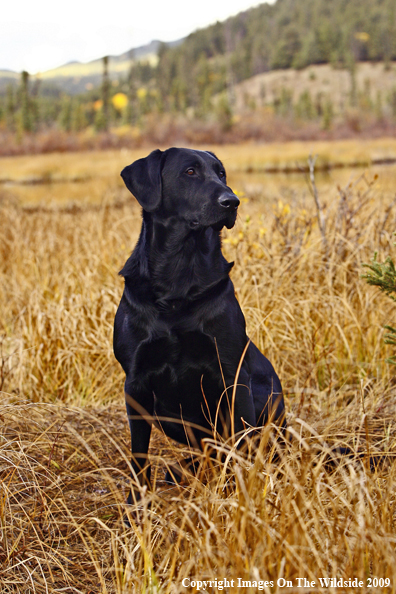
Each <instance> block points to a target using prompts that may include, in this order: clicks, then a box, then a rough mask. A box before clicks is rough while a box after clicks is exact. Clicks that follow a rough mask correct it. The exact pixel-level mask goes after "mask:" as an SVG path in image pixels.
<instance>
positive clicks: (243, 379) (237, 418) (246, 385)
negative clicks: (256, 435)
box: [231, 367, 256, 435]
mask: <svg viewBox="0 0 396 594" xmlns="http://www.w3.org/2000/svg"><path fill="white" fill-rule="evenodd" d="M231 411H232V413H233V415H234V416H233V420H234V423H233V424H234V426H233V427H231V430H232V432H233V433H234V435H236V434H238V433H241V432H243V431H245V430H246V429H248V428H249V426H250V427H254V426H255V425H256V414H255V410H254V402H253V396H252V394H251V390H250V376H249V374H248V373H247V371H246V370H245V369H244V368H243V367H242V369H241V370H240V373H239V376H238V377H237V378H235V379H234V386H233V387H232V399H231Z"/></svg>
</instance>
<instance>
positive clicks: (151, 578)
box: [0, 141, 396, 594]
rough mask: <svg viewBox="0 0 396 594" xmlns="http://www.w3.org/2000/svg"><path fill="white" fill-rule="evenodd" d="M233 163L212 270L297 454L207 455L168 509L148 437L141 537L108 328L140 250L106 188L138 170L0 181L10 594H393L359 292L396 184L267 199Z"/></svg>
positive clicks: (2, 541) (155, 441)
mask: <svg viewBox="0 0 396 594" xmlns="http://www.w3.org/2000/svg"><path fill="white" fill-rule="evenodd" d="M376 143H377V144H376V147H377V148H376V149H375V150H377V149H378V150H379V148H380V142H379V141H376ZM384 146H386V142H385V141H384ZM378 147H379V148H378ZM206 148H210V147H206ZM222 150H223V149H221V148H219V149H217V148H215V152H217V153H218V156H219V157H220V158H222V157H223V155H222ZM309 150H310V149H309V147H308V146H306V147H305V151H304V150H303V147H301V146H300V147H299V150H298V158H299V159H300V162H302V159H303V160H304V161H303V162H304V163H305V165H307V159H308V156H309ZM331 150H332V149H331V146H330V145H329V151H330V152H331ZM224 151H225V154H226V159H224V161H225V164H226V167H227V168H228V169H230V171H231V176H230V185H231V186H232V187H233V189H234V190H236V191H237V192H238V195H239V196H240V198H241V206H240V208H239V215H238V219H237V223H236V225H235V227H234V229H232V230H230V231H223V251H224V254H225V256H226V258H227V259H228V260H233V261H235V266H234V268H233V271H232V280H233V282H234V285H235V289H236V294H237V297H238V299H239V302H240V304H241V307H242V310H243V312H244V314H245V317H246V322H247V328H248V334H249V336H250V337H251V338H252V340H254V342H255V343H256V344H257V346H258V347H259V348H260V349H261V351H262V352H263V353H264V354H265V355H266V356H267V357H268V358H269V359H270V360H271V361H272V363H273V364H274V367H275V369H276V371H277V373H278V375H279V376H280V378H281V381H282V383H283V387H284V392H285V400H286V405H287V420H288V424H289V427H290V430H289V435H290V436H291V437H292V439H291V441H285V440H284V438H282V436H278V435H277V429H276V427H272V426H269V427H266V428H265V429H264V430H263V432H262V439H261V442H260V445H259V447H258V449H257V450H256V451H255V452H251V453H250V455H242V453H241V452H239V451H238V450H236V449H235V448H232V447H231V448H229V447H228V446H227V444H222V443H217V444H216V446H215V447H216V448H217V450H218V451H219V453H222V454H225V456H222V457H220V456H219V460H220V459H221V460H222V462H221V463H220V462H216V461H215V460H213V459H212V458H210V457H209V456H208V453H207V452H206V451H204V453H202V454H201V461H202V463H201V468H200V471H199V473H198V475H197V476H191V475H189V474H188V473H187V471H186V472H185V476H184V478H183V481H182V483H181V485H180V486H177V487H176V486H170V485H168V484H166V483H165V482H164V474H165V470H166V467H167V466H169V465H172V464H174V463H175V461H180V460H182V459H183V457H187V456H188V455H189V454H190V452H189V451H188V448H184V447H181V446H179V445H177V444H175V443H173V442H171V441H170V440H169V439H167V438H166V437H165V436H163V435H162V434H161V433H160V432H159V431H157V430H154V431H153V436H152V441H151V446H150V456H151V459H152V462H153V470H154V490H153V492H150V493H148V492H143V493H142V500H141V506H140V510H139V515H138V516H136V515H134V514H132V513H130V510H127V509H126V506H125V500H126V497H127V494H128V490H129V486H130V477H129V458H130V446H129V429H128V427H127V419H126V413H125V411H124V402H123V373H122V371H121V369H120V367H119V365H118V363H117V362H116V361H115V359H114V356H113V353H112V327H113V319H114V315H115V312H116V309H117V306H118V302H119V300H120V298H121V294H122V290H123V281H122V278H120V277H119V276H118V274H117V273H118V271H119V270H120V269H121V267H122V265H123V264H124V262H125V260H126V259H127V258H128V256H129V254H130V252H131V251H132V249H133V247H134V245H135V242H136V240H137V237H138V233H139V229H140V209H139V206H138V205H137V203H136V202H135V201H134V199H133V198H132V197H131V196H130V194H129V193H128V192H127V190H126V189H125V188H123V187H122V183H121V180H119V175H118V173H119V170H120V169H121V168H122V167H123V166H124V165H126V164H128V163H130V162H131V161H132V160H133V159H134V158H137V157H138V156H143V154H139V155H138V154H137V153H136V154H135V152H136V151H135V152H134V153H133V154H132V152H128V151H125V150H124V151H123V152H120V151H118V152H114V153H112V155H110V154H109V155H107V159H106V158H104V156H106V154H105V153H94V152H93V153H89V154H88V153H87V154H78V153H75V154H73V155H46V156H44V157H43V156H37V157H29V158H27V157H20V158H19V157H18V158H12V159H11V158H10V159H2V160H1V162H0V169H1V176H0V177H1V179H2V180H3V182H5V181H6V179H8V183H2V184H1V185H0V303H1V308H0V390H1V392H0V594H11V593H12V594H33V593H35V594H36V593H37V594H49V593H51V594H52V593H55V592H65V593H67V594H79V593H81V594H113V593H114V594H129V593H137V594H140V593H145V594H146V593H147V594H148V593H150V594H154V593H161V594H162V593H164V594H165V593H169V594H182V593H190V592H197V591H206V592H218V591H223V592H230V593H231V592H232V593H234V592H244V593H245V592H246V593H249V594H250V593H254V592H258V591H263V592H266V593H275V592H301V593H303V592H305V593H308V592H323V591H325V592H384V591H385V592H396V466H395V465H394V463H393V461H394V454H395V451H396V449H395V448H396V401H395V396H396V384H395V370H394V368H393V367H392V366H391V365H389V364H388V363H387V362H386V359H388V358H389V357H390V356H391V355H392V350H391V347H390V346H387V345H385V344H384V340H383V336H384V332H385V331H384V329H383V326H384V325H385V324H392V323H393V324H395V323H396V307H395V304H394V303H392V301H391V300H389V299H388V298H387V297H386V296H385V295H383V294H381V293H380V292H379V291H378V289H376V288H375V287H371V286H369V285H367V283H366V282H365V281H364V279H363V278H362V274H364V272H365V269H364V268H363V267H362V264H363V263H364V262H369V261H370V260H371V258H372V257H373V254H374V252H375V251H377V252H378V260H380V261H382V260H384V259H385V257H386V256H387V255H388V254H392V253H393V254H394V250H395V248H394V246H393V242H394V236H393V233H394V232H395V231H396V214H395V213H396V211H395V207H396V204H395V189H394V188H395V185H396V184H395V182H396V175H395V176H394V178H393V179H392V180H391V179H390V177H389V175H390V174H389V170H388V172H386V173H385V172H384V173H382V172H380V173H379V174H378V173H375V172H374V171H373V170H371V169H367V170H355V171H348V174H346V172H344V171H341V170H340V171H339V172H338V173H337V171H336V172H333V173H332V177H331V179H330V180H329V179H325V178H321V177H320V176H319V175H318V174H315V173H314V171H311V173H312V175H311V177H310V176H309V174H308V173H300V174H298V175H299V176H300V177H299V180H298V182H297V181H295V180H294V178H291V179H287V178H286V177H282V178H279V180H278V181H277V180H275V181H274V178H271V177H270V176H269V175H268V176H267V177H266V175H265V167H262V168H261V169H262V173H261V176H260V177H258V178H253V177H252V174H249V173H244V175H241V172H244V171H246V170H249V160H250V161H251V162H252V170H257V169H260V163H259V164H257V163H253V156H251V157H249V155H253V149H252V147H251V146H250V147H245V148H244V147H239V150H235V149H232V148H227V147H224ZM288 151H289V152H288ZM290 151H291V149H290V147H286V146H285V147H283V148H282V147H278V153H277V155H278V156H277V157H276V158H277V159H278V160H279V161H281V160H282V159H285V155H289V156H288V159H289V161H290V162H293V163H294V161H293V158H292V157H290V154H291V153H290ZM356 151H358V147H357V148H356ZM147 152H148V151H147ZM266 154H270V152H269V151H268V150H267V153H266ZM271 158H275V157H274V156H273V155H272V156H271ZM265 159H267V157H265V158H264V161H265ZM265 162H267V161H265ZM311 169H313V164H312V167H311ZM54 171H55V173H56V175H55V173H54ZM263 171H264V173H263ZM35 176H36V178H35V179H33V178H34V177H35ZM54 178H57V179H54ZM14 182H18V183H14ZM33 182H35V183H33ZM38 182H40V183H38ZM46 182H54V183H46ZM29 184H30V185H29ZM315 197H316V201H315ZM339 447H344V448H345V447H348V448H350V452H351V453H350V455H344V456H338V455H337V454H336V453H335V452H336V449H337V448H339ZM377 455H380V456H381V457H380V458H378V460H379V463H378V464H375V465H373V464H371V465H370V459H371V460H373V459H375V456H377ZM334 458H335V460H334ZM125 514H127V515H128V516H129V520H130V523H131V527H127V526H126V524H125V523H124V521H123V518H124V515H125ZM204 582H206V583H204Z"/></svg>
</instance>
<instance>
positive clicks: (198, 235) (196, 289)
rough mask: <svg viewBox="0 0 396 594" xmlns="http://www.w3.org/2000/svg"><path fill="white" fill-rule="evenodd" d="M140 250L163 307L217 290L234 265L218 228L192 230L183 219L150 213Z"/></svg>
mask: <svg viewBox="0 0 396 594" xmlns="http://www.w3.org/2000/svg"><path fill="white" fill-rule="evenodd" d="M139 244H140V246H139ZM144 246H145V248H144ZM139 247H140V249H139ZM143 249H144V253H143ZM137 251H138V257H139V260H140V263H139V264H140V265H139V268H140V272H141V273H143V275H144V276H147V275H148V276H149V279H147V280H149V283H150V286H151V290H152V291H153V294H154V296H155V300H156V301H157V302H158V304H159V305H162V306H164V305H166V304H167V303H171V302H174V301H177V300H185V299H188V300H194V299H199V298H200V297H201V296H203V295H204V294H206V293H208V292H210V291H211V290H215V288H216V287H217V286H218V285H220V284H221V283H223V282H224V281H225V280H227V279H228V277H229V272H230V270H231V268H232V266H233V263H231V264H230V263H229V262H227V260H226V259H225V258H224V256H223V254H222V252H221V240H220V232H219V231H215V230H214V229H212V228H211V227H209V228H201V229H191V227H189V225H188V224H187V223H185V224H184V223H183V224H181V223H180V219H178V220H177V221H173V220H172V219H167V220H166V221H165V222H162V221H158V220H155V218H154V217H152V216H150V215H147V213H144V216H143V227H142V232H141V237H140V239H139V242H138V246H137ZM135 252H136V250H135ZM135 252H134V253H135Z"/></svg>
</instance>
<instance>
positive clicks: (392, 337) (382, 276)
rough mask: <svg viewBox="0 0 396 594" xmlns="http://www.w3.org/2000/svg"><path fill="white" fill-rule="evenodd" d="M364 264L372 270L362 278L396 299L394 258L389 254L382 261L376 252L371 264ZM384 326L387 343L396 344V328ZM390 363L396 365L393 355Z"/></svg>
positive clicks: (395, 358) (389, 360)
mask: <svg viewBox="0 0 396 594" xmlns="http://www.w3.org/2000/svg"><path fill="white" fill-rule="evenodd" d="M363 266H365V267H366V268H368V269H369V271H370V272H368V273H367V274H365V275H363V277H362V278H364V279H365V280H366V282H367V283H368V284H369V285H374V286H376V287H379V289H380V290H381V291H382V292H383V293H385V294H386V295H388V297H389V298H390V299H392V300H393V301H396V297H395V296H394V295H393V293H396V268H395V264H394V262H393V260H392V258H391V257H390V256H388V257H387V258H386V260H385V262H382V263H381V262H378V261H377V253H375V254H374V258H373V259H372V260H371V264H363ZM384 328H386V330H388V333H387V334H385V343H386V344H391V345H393V346H396V328H393V327H392V326H389V325H385V326H384ZM388 363H391V364H392V365H396V357H395V356H393V357H391V358H390V359H388Z"/></svg>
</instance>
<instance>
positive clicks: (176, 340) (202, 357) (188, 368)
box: [136, 330, 218, 383]
mask: <svg viewBox="0 0 396 594" xmlns="http://www.w3.org/2000/svg"><path fill="white" fill-rule="evenodd" d="M216 362H217V358H216V346H215V341H214V339H213V338H211V337H210V336H208V335H206V334H204V333H203V332H200V331H196V330H195V331H189V332H177V331H171V332H169V333H167V334H164V335H162V336H157V337H153V338H151V339H150V340H147V341H144V342H143V343H141V344H140V345H139V347H138V349H137V352H136V366H137V368H138V369H139V370H140V373H144V374H145V375H149V376H153V377H157V376H158V375H161V374H163V373H164V372H165V371H166V373H167V375H169V373H170V375H171V377H172V380H171V381H172V382H176V383H177V382H178V380H181V378H182V377H183V376H184V375H185V374H186V373H190V374H191V372H192V371H193V370H195V371H201V372H203V371H204V370H207V369H208V368H213V367H214V366H216ZM217 367H218V363H217Z"/></svg>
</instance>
